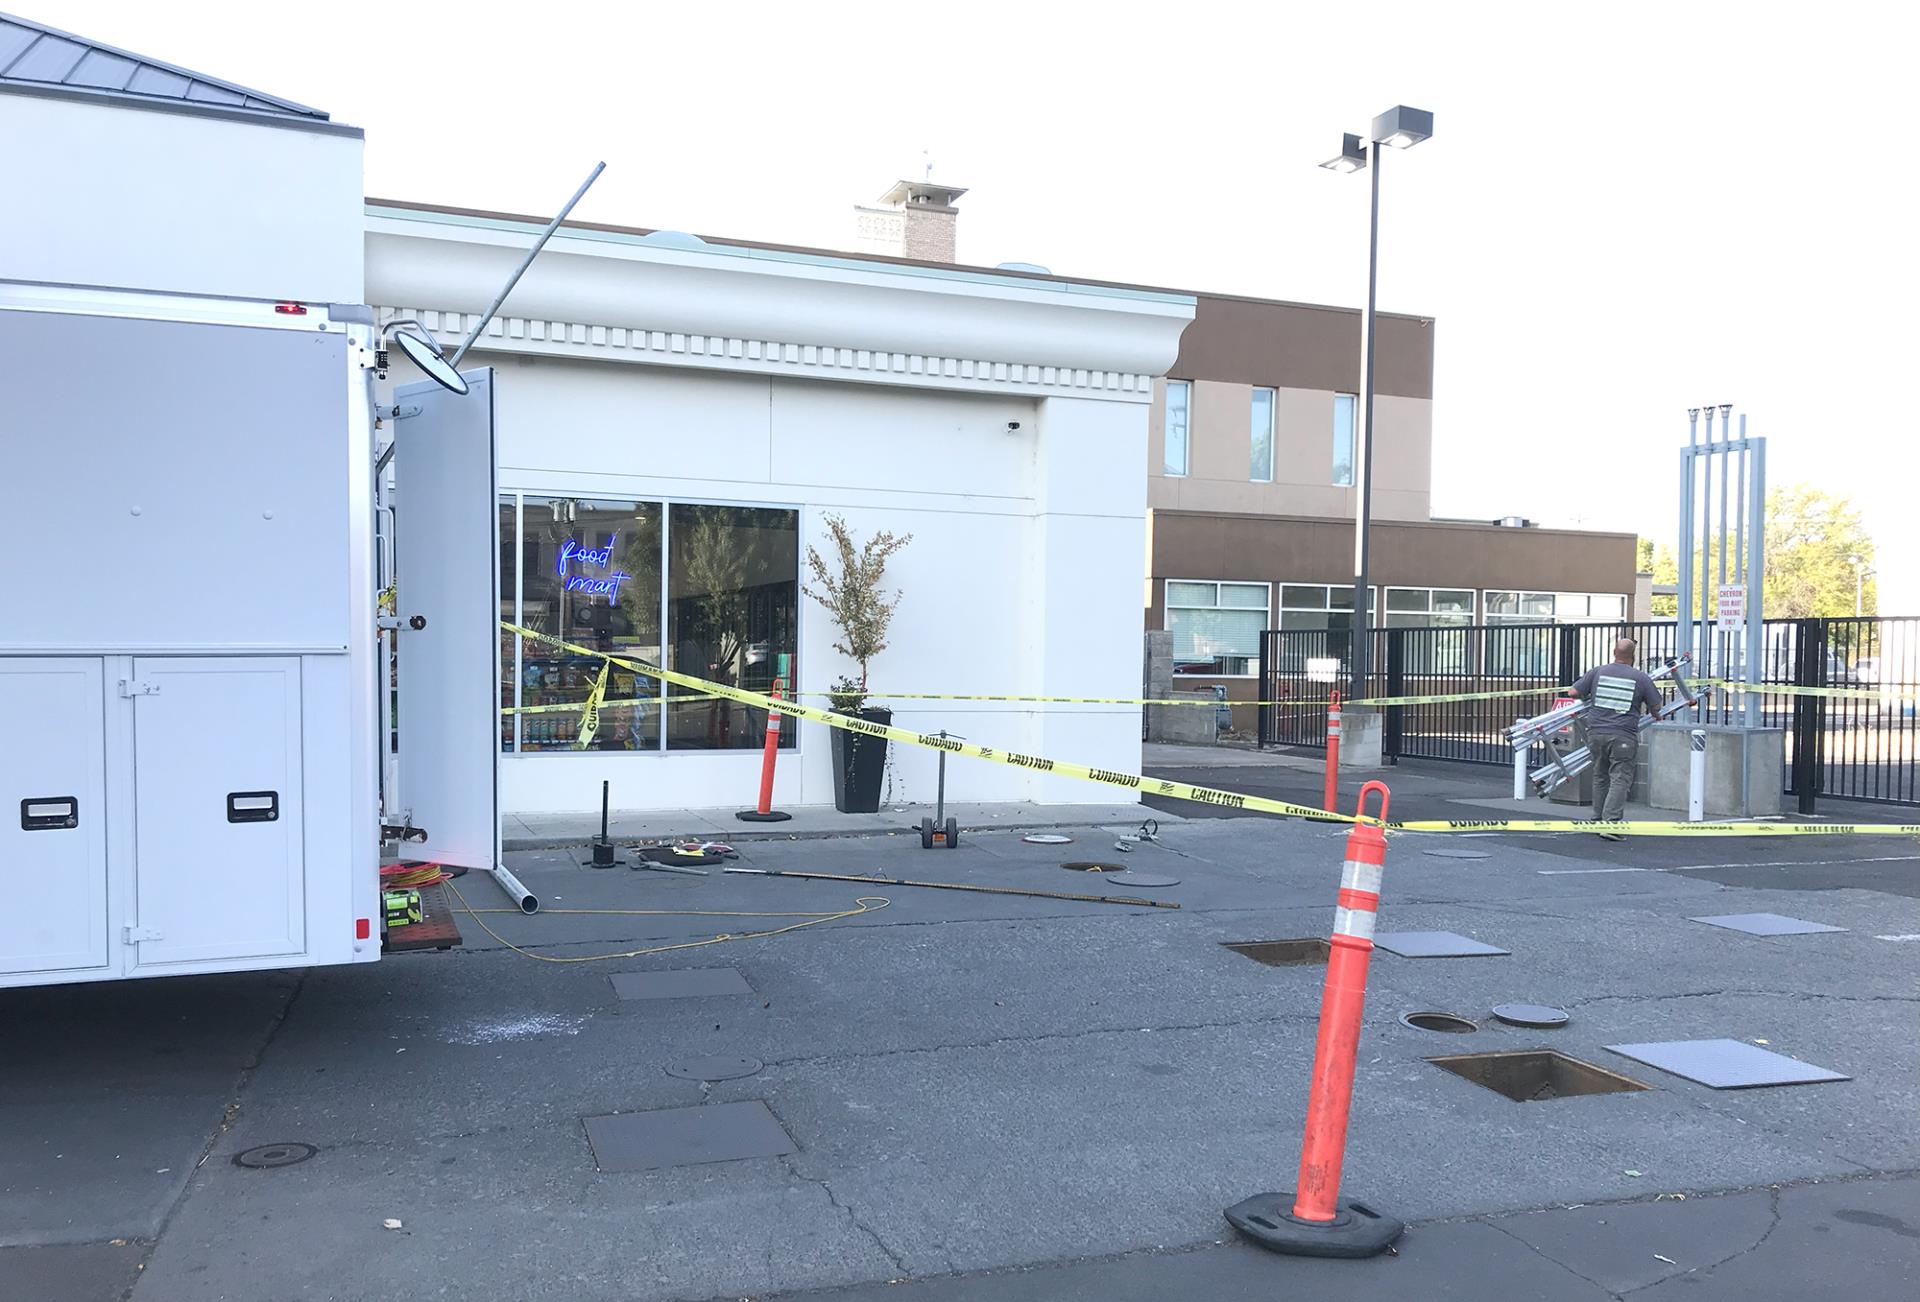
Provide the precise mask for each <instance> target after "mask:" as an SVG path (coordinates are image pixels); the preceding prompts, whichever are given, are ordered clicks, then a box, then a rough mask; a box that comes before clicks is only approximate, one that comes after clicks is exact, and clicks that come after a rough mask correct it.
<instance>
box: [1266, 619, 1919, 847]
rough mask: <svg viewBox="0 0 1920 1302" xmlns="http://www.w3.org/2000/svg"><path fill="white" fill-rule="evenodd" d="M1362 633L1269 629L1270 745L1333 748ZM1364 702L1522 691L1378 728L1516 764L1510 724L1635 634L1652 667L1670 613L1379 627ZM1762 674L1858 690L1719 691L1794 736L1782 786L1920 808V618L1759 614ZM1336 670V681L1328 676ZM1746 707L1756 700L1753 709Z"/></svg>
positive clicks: (1418, 708)
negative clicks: (1919, 694)
mask: <svg viewBox="0 0 1920 1302" xmlns="http://www.w3.org/2000/svg"><path fill="white" fill-rule="evenodd" d="M1353 636H1354V635H1353V634H1352V633H1351V632H1350V631H1347V630H1344V629H1332V630H1323V629H1312V630H1271V631H1269V632H1267V633H1266V634H1265V635H1264V636H1263V637H1262V639H1261V645H1260V668H1259V674H1260V679H1259V682H1260V695H1259V699H1260V700H1263V701H1269V702H1274V704H1270V705H1263V706H1261V707H1260V723H1259V737H1260V744H1261V745H1262V746H1306V747H1322V746H1325V745H1326V741H1327V735H1326V723H1327V720H1326V702H1327V699H1328V694H1329V692H1330V690H1331V688H1333V687H1334V686H1336V685H1340V686H1342V688H1343V690H1344V688H1345V684H1346V682H1347V677H1348V674H1349V672H1350V669H1349V658H1350V656H1351V655H1352V651H1353ZM1364 636H1366V637H1368V638H1369V639H1370V640H1371V646H1370V647H1369V651H1370V655H1369V656H1368V663H1369V665H1370V666H1371V670H1370V674H1369V677H1368V681H1367V685H1366V695H1367V696H1368V697H1422V696H1447V695H1455V694H1460V693H1469V692H1501V691H1518V690H1520V689H1528V690H1529V691H1530V692H1531V693H1533V694H1530V695H1516V696H1507V697H1497V698H1494V699H1491V700H1474V701H1431V702H1418V701H1416V702H1415V703H1412V704H1406V705H1395V706H1389V707H1387V709H1386V717H1385V720H1384V728H1383V732H1382V751H1383V754H1384V756H1385V758H1386V760H1387V762H1389V763H1392V762H1393V761H1395V760H1398V759H1400V758H1403V757H1417V758H1424V759H1440V760H1457V761H1461V762H1464V763H1475V764H1507V763H1510V762H1511V761H1512V757H1513V752H1512V750H1511V749H1509V748H1508V745H1507V741H1506V730H1507V728H1508V727H1509V726H1510V725H1511V724H1512V723H1513V721H1514V720H1515V719H1516V718H1520V717H1523V716H1526V715H1531V714H1538V713H1540V712H1541V711H1543V710H1545V709H1546V708H1547V706H1548V703H1549V702H1550V701H1551V699H1552V691H1553V689H1555V688H1558V687H1563V686H1565V685H1567V684H1570V683H1572V682H1573V680H1574V679H1575V678H1577V677H1579V676H1580V675H1581V674H1582V673H1584V672H1585V671H1586V670H1587V669H1590V668H1592V667H1593V666H1594V665H1597V664H1602V663H1604V662H1606V661H1607V660H1609V659H1611V657H1612V651H1613V644H1614V641H1615V640H1616V639H1617V638H1619V637H1621V636H1626V637H1631V638H1633V639H1634V640H1635V641H1637V642H1638V643H1639V644H1640V662H1641V664H1642V665H1644V666H1647V667H1649V668H1657V667H1658V666H1660V665H1662V664H1664V663H1665V661H1666V660H1667V659H1668V658H1669V657H1671V656H1674V655H1676V654H1677V651H1678V646H1679V631H1678V629H1677V628H1676V627H1675V624H1674V622H1673V621H1672V620H1662V621H1657V622H1639V623H1612V624H1519V623H1506V624H1503V623H1494V624H1456V625H1440V626H1435V627H1428V628H1376V629H1369V630H1367V632H1366V633H1365V634H1364ZM1693 649H1694V653H1695V656H1696V660H1697V661H1698V662H1699V664H1700V669H1699V670H1697V671H1696V672H1695V673H1694V674H1693V675H1692V677H1695V678H1700V677H1708V676H1718V675H1721V674H1725V675H1726V676H1728V677H1735V676H1737V674H1735V673H1734V672H1733V667H1734V666H1736V665H1738V664H1739V663H1740V657H1741V655H1742V654H1743V648H1740V647H1737V646H1735V645H1733V642H1732V639H1731V638H1730V637H1729V636H1727V635H1720V634H1713V633H1709V634H1708V635H1707V636H1706V637H1704V638H1702V639H1701V640H1700V642H1699V643H1698V644H1696V646H1695V647H1694V648H1693ZM1759 656H1760V670H1759V674H1758V677H1759V680H1760V681H1761V682H1762V683H1773V684H1778V685H1782V686H1802V687H1841V688H1848V689H1851V690H1852V691H1853V692H1854V693H1855V694H1853V695H1848V696H1834V697H1822V696H1800V695H1793V694H1789V693H1784V692H1756V693H1731V692H1727V693H1722V692H1716V693H1713V694H1712V696H1711V697H1710V698H1709V703H1708V705H1707V706H1706V707H1705V709H1704V710H1703V714H1704V716H1705V718H1706V721H1707V722H1710V723H1733V722H1739V721H1741V720H1742V719H1748V718H1750V719H1751V721H1752V722H1754V723H1755V724H1758V725H1760V726H1765V727H1774V728H1783V729H1785V731H1786V753H1787V759H1788V764H1787V769H1786V790H1787V791H1788V792H1790V793H1793V794H1795V795H1796V796H1798V797H1799V798H1800V803H1801V806H1802V808H1803V809H1805V810H1808V811H1809V812H1810V811H1811V802H1812V800H1813V799H1814V798H1815V797H1816V796H1832V797H1837V798H1841V799H1848V800H1871V801H1879V802H1882V803H1888V804H1920V719H1916V717H1915V713H1916V711H1915V700H1914V697H1915V693H1916V691H1920V618H1905V619H1892V618H1878V617H1867V618H1859V619H1785V620H1768V621H1766V623H1765V627H1764V631H1763V634H1762V638H1761V647H1760V652H1759ZM1328 680H1331V681H1328ZM1749 702H1751V704H1750V705H1749Z"/></svg>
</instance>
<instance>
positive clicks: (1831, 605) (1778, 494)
mask: <svg viewBox="0 0 1920 1302" xmlns="http://www.w3.org/2000/svg"><path fill="white" fill-rule="evenodd" d="M1638 557H1639V566H1640V568H1641V569H1643V570H1648V571H1650V572H1651V573H1652V574H1653V581H1654V583H1656V584H1673V583H1678V582H1679V581H1680V565H1679V561H1678V559H1677V557H1676V556H1675V554H1674V549H1673V548H1672V547H1671V546H1669V545H1668V544H1666V543H1661V544H1660V545H1658V546H1655V545H1654V542H1653V540H1652V539H1650V538H1642V539H1640V542H1639V550H1638ZM1718 557H1719V550H1718V548H1715V547H1711V546H1710V547H1709V548H1708V549H1707V574H1708V583H1709V584H1710V585H1711V584H1714V583H1717V582H1718V580H1719V574H1720V569H1719V560H1718ZM1727 563H1728V567H1729V572H1731V569H1732V565H1733V557H1731V556H1729V557H1728V558H1727ZM1693 564H1694V577H1695V582H1696V583H1697V582H1698V580H1699V573H1700V568H1699V567H1700V558H1699V557H1698V556H1695V557H1694V561H1693ZM1873 568H1874V547H1873V538H1872V537H1871V536H1870V535H1869V534H1868V533H1867V530H1866V525H1865V524H1864V523H1863V522H1862V520H1861V518H1860V510H1859V508H1858V507H1856V506H1855V505H1854V504H1853V500H1852V499H1851V498H1849V497H1846V496H1844V495H1842V494H1837V493H1829V492H1826V491H1825V490H1823V489H1818V488H1814V487H1813V486H1812V485H1810V484H1791V485H1788V486H1786V487H1783V488H1776V489H1774V490H1773V491H1772V492H1770V493H1768V494H1767V546H1766V568H1765V570H1764V575H1765V583H1766V590H1765V591H1766V608H1765V613H1766V616H1767V618H1768V619H1805V618H1809V617H1816V616H1839V615H1851V614H1853V612H1854V597H1855V584H1856V582H1857V583H1858V585H1859V589H1858V595H1859V598H1860V613H1861V614H1863V615H1872V614H1876V613H1878V610H1879V591H1878V588H1877V585H1876V584H1875V582H1874V575H1873ZM1698 600H1699V598H1698V595H1697V594H1696V596H1695V601H1696V602H1697V601H1698ZM1675 607H1676V601H1675V599H1674V598H1673V597H1671V596H1665V595H1656V596H1655V597H1654V599H1653V612H1652V613H1653V614H1654V615H1656V616H1663V615H1672V614H1674V613H1675Z"/></svg>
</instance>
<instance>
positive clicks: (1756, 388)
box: [10, 0, 1920, 614]
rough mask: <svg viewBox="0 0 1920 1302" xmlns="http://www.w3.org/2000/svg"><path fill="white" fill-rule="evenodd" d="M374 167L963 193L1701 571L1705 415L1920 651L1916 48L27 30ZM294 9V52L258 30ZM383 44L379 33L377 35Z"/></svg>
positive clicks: (1021, 256) (1228, 23) (1647, 29)
mask: <svg viewBox="0 0 1920 1302" xmlns="http://www.w3.org/2000/svg"><path fill="white" fill-rule="evenodd" d="M10 2H11V5H12V6H18V7H19V8H18V9H17V10H16V12H22V13H24V15H25V16H27V17H30V18H33V19H35V20H36V21H40V22H44V23H47V24H49V25H51V26H54V27H59V28H64V29H66V30H68V31H72V32H76V33H78V34H80V35H83V36H88V37H91V38H93V39H96V40H100V41H103V42H105V43H107V44H111V45H118V46H121V47H123V48H126V49H130V50H134V51H137V52H138V53H140V54H143V55H147V56H150V57H153V58H158V59H162V60H165V61H167V62H171V63H175V64H179V65H182V66H185V67H187V68H190V69H193V70H195V71H199V72H204V73H209V74H212V75H215V76H219V77H223V78H226V79H227V80H230V81H236V82H239V83H241V84H243V85H247V86H251V87H254V88H256V89H259V90H264V91H267V92H269V93H272V94H276V95H280V96H283V97H285V98H289V99H294V100H298V101H300V102H302V103H306V104H310V105H313V106H316V107H319V108H323V109H325V110H327V111H328V112H330V113H331V114H332V115H333V117H334V118H335V119H336V120H338V121H343V122H350V123H353V124H355V125H357V126H361V127H364V128H365V129H366V132H367V152H366V184H367V193H368V194H369V195H374V196H379V197H382V198H400V199H411V200H420V201H429V202H437V203H444V204H452V205H461V206H469V207H478V208H494V209H504V210H510V211H519V212H529V213H550V212H551V211H553V210H554V209H556V208H557V207H558V206H559V205H560V204H561V203H562V202H564V200H565V199H566V197H567V196H568V195H569V194H571V193H572V191H573V189H574V188H575V186H577V185H578V184H579V181H580V179H581V178H582V177H584V176H585V174H586V172H587V171H588V169H589V168H590V167H591V166H592V165H593V163H594V162H595V161H598V160H600V159H604V160H605V161H606V162H607V171H606V173H605V174H604V175H603V176H602V177H601V179H600V180H599V182H598V183H597V184H596V185H595V187H594V189H593V190H592V191H591V192H590V193H589V194H588V196H587V197H586V199H584V200H583V201H582V203H581V205H580V207H579V208H578V209H576V216H578V217H580V218H582V219H585V220H594V221H603V222H615V223H623V224H629V225H638V226H651V227H668V228H674V229H681V230H689V231H694V232H697V233H700V234H706V235H723V236H732V237H739V238H745V239H762V240H767V241H772V242H777V243H790V244H805V245H818V246H825V247H830V248H851V247H852V243H853V213H852V206H853V205H854V204H856V203H870V202H872V201H873V200H874V199H875V198H877V197H878V195H879V194H880V193H881V192H882V191H883V190H884V189H886V188H887V186H888V185H890V184H891V183H892V182H893V181H894V180H895V179H897V178H900V177H907V176H913V177H917V176H919V175H921V174H922V171H923V169H924V167H925V165H926V162H927V161H929V160H930V161H931V163H932V166H933V175H934V178H935V179H936V180H939V181H943V182H945V183H947V184H952V185H963V186H967V187H969V193H968V194H967V195H966V196H965V197H964V198H963V199H961V200H960V205H959V206H960V210H961V216H960V226H959V256H960V259H961V260H962V261H965V262H970V263H984V264H987V265H992V264H993V263H997V262H1002V261H1022V262H1036V263H1040V264H1042V265H1044V266H1046V267H1048V268H1050V269H1051V270H1053V271H1054V272H1056V273H1058V274H1062V275H1069V276H1085V277H1088V278H1098V279H1108V280H1122V281H1131V282H1138V283H1144V284H1153V285H1164V286H1169V287H1174V288H1181V289H1192V290H1211V291H1218V292H1225V293H1234V294H1248V295H1256V296H1266V297H1273V298H1284V299H1292V300H1298V301H1305V302H1323V303H1338V304H1347V305H1358V304H1359V303H1360V302H1361V301H1362V299H1363V298H1364V295H1365V285H1366V280H1365V277H1366V222H1367V184H1366V178H1365V174H1364V173H1363V174H1360V175H1357V176H1341V175H1338V174H1336V173H1333V172H1329V171H1325V170H1323V169H1321V168H1319V167H1318V166H1316V164H1318V163H1319V162H1320V161H1322V160H1323V159H1326V158H1328V157H1330V156H1332V155H1333V154H1335V153H1337V152H1338V151H1339V144H1340V133H1341V132H1343V131H1356V132H1364V131H1365V130H1366V128H1367V124H1368V123H1369V121H1370V120H1371V118H1372V117H1373V116H1374V115H1375V114H1377V113H1379V112H1381V111H1382V110H1384V109H1387V108H1389V107H1391V106H1393V105H1395V104H1409V105H1413V106H1416V107H1419V108H1424V109H1428V110H1430V111H1432V112H1433V114H1434V118H1435V126H1434V136H1433V139H1431V140H1429V141H1427V142H1425V143H1423V144H1421V145H1419V146H1418V147H1416V148H1414V149H1411V150H1407V151H1404V152H1394V153H1391V154H1389V155H1388V157H1387V159H1386V167H1385V170H1384V171H1383V173H1382V176H1381V181H1382V186H1381V191H1382V193H1381V218H1380V268H1379V276H1380V281H1379V284H1380V290H1379V302H1380V307H1381V309H1382V310H1384V311H1395V312H1410V313H1417V314H1419V315H1422V316H1430V317H1432V318H1434V319H1435V321H1436V326H1435V330H1436V337H1435V393H1434V398H1435V403H1434V439H1435V446H1434V511H1435V514H1437V515H1443V516H1465V517H1485V518H1492V517H1496V516H1503V515H1524V516H1527V517H1529V518H1532V519H1535V520H1538V521H1540V522H1542V523H1544V524H1556V525H1567V526H1578V527H1582V528H1589V529H1611V530H1622V531H1631V532H1637V533H1640V534H1643V535H1647V536H1651V537H1655V538H1658V539H1660V540H1663V541H1666V540H1671V539H1672V538H1673V536H1674V534H1675V532H1676V516H1677V501H1678V489H1677V484H1676V477H1677V473H1678V455H1677V449H1678V448H1679V446H1680V445H1681V444H1682V443H1684V442H1685V439H1686V431H1687V420H1686V411H1687V409H1688V408H1689V407H1699V406H1705V405H1715V404H1720V403H1732V404H1734V407H1735V410H1736V413H1745V414H1747V416H1748V418H1749V420H1748V432H1749V433H1750V434H1752V435H1756V436H1759V435H1764V436H1765V437H1766V438H1767V440H1768V455H1769V457H1770V463H1769V477H1770V479H1771V481H1772V482H1773V483H1775V484H1785V483H1791V482H1808V483H1812V484H1815V485H1817V486H1819V487H1822V488H1826V489H1829V490H1831V491H1834V492H1840V493H1846V494H1850V495H1852V496H1853V497H1854V499H1855V500H1856V502H1857V503H1858V504H1859V505H1860V506H1861V508H1862V509H1863V510H1864V512H1865V513H1866V517H1867V524H1868V526H1869V529H1870V530H1871V531H1872V533H1873V535H1874V539H1875V543H1876V547H1877V554H1878V571H1879V579H1880V592H1881V608H1882V610H1883V611H1885V612H1888V613H1900V614H1920V498H1917V497H1916V493H1915V491H1914V479H1915V474H1916V472H1917V471H1920V448H1917V447H1916V434H1920V428H1917V426H1920V419H1916V413H1915V409H1914V405H1913V401H1912V398H1911V397H1903V396H1902V394H1901V391H1899V390H1898V389H1896V388H1894V387H1893V384H1894V382H1895V381H1897V380H1898V378H1899V377H1900V376H1901V375H1909V376H1911V375H1913V374H1914V371H1915V367H1914V360H1915V356H1916V351H1917V350H1916V344H1917V343H1920V326H1916V323H1915V322H1916V318H1915V313H1916V310H1917V309H1920V301H1917V300H1920V251H1917V250H1916V238H1915V232H1916V221H1915V216H1916V214H1915V206H1914V194H1915V193H1916V192H1920V187H1916V185H1915V178H1914V175H1913V173H1914V165H1913V161H1912V153H1911V148H1910V143H1911V139H1912V133H1913V126H1912V124H1913V120H1914V117H1915V113H1916V109H1915V107H1914V105H1915V99H1914V96H1913V92H1912V76H1911V64H1910V55H1911V51H1912V50H1913V49H1915V48H1916V45H1917V44H1920V11H1916V9H1915V8H1914V7H1912V6H1904V5H1891V4H1885V3H1881V4H1867V3H1848V2H1846V0H1842V2H1839V3H1831V2H1830V3H1824V4H1821V5H1818V6H1807V5H1798V4H1795V5H1788V4H1780V3H1769V2H1767V0H1762V2H1760V3H1752V2H1749V3H1744V4H1721V3H1689V4H1685V5H1678V4H1649V3H1625V4H1615V5H1608V6H1601V5H1577V6H1576V5H1544V4H1538V3H1529V4H1518V3H1515V4H1506V3H1460V4H1448V5H1438V4H1433V3H1430V2H1429V3H1414V4H1407V3H1401V2H1400V0H1370V3H1368V4H1366V5H1364V6H1346V5H1326V4H1315V5H1297V4H1293V3H1287V2H1286V0H1281V2H1279V3H1269V4H1266V5H1251V4H1246V3H1236V4H1215V3H1209V2H1208V0H1188V2H1187V3H1184V4H1181V5H1177V6H1174V5H1166V4H1159V5H1136V4H1130V3H1124V2H1115V3H1105V4H1078V3H1076V4H1048V3H1045V2H1044V0H1040V2H1038V3H1036V2H1035V0H1026V3H1023V4H1006V3H1000V2H999V0H977V2H972V3H967V4H964V5H962V4H949V5H917V6H909V5H886V6H875V5H873V4H871V3H868V4H842V3H836V2H835V0H814V3H811V4H807V5H792V4H763V3H759V2H758V0H735V3H732V4H729V5H727V6H724V7H717V6H711V5H685V4H681V5H671V6H663V5H654V4H634V3H624V4H619V3H569V2H567V0H551V2H550V3H547V4H544V5H539V6H532V5H523V4H512V5H508V4H503V3H498V0H496V2H495V3H493V4H480V5H472V6H465V7H449V6H440V5H408V6H402V5H380V6H373V7H368V8H358V9H356V8H351V7H349V8H347V9H342V8H339V7H337V6H281V5H273V6H263V5H261V4H259V3H258V0H250V2H247V3H236V2H232V0H179V2H177V3H171V4H165V5H157V4H153V3H151V0H10ZM268 13H271V15H272V18H271V23H268V22H266V21H263V16H264V15H266V14H268ZM355 15H364V19H363V21H360V22H357V23H356V22H354V21H352V18H353V16H355Z"/></svg>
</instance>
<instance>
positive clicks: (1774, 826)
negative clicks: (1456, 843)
mask: <svg viewBox="0 0 1920 1302" xmlns="http://www.w3.org/2000/svg"><path fill="white" fill-rule="evenodd" d="M1387 827H1388V828H1389V829H1391V830H1393V831H1399V832H1617V833H1619V834H1620V835H1622V836H1920V823H1764V822H1753V823H1669V822H1653V821H1649V822H1644V823H1603V822H1596V821H1594V820H1591V819H1525V818H1487V819H1423V820H1414V821H1410V822H1399V823H1388V824H1387Z"/></svg>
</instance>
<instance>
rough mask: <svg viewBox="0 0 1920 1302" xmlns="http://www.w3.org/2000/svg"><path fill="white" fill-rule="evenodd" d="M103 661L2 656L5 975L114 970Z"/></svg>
mask: <svg viewBox="0 0 1920 1302" xmlns="http://www.w3.org/2000/svg"><path fill="white" fill-rule="evenodd" d="M100 680H101V674H100V661H99V660H95V659H83V658H78V657H76V658H71V659H67V658H61V659H39V658H12V657H7V656H0V738H4V739H5V744H4V745H0V975H5V974H8V973H20V972H57V971H72V970H78V969H86V968H102V967H105V966H106V965H107V811H106V804H105V801H106V780H105V776H104V773H105V762H104V758H103V753H104V747H105V741H106V737H105V718H104V716H103V714H102V698H101V693H100Z"/></svg>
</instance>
